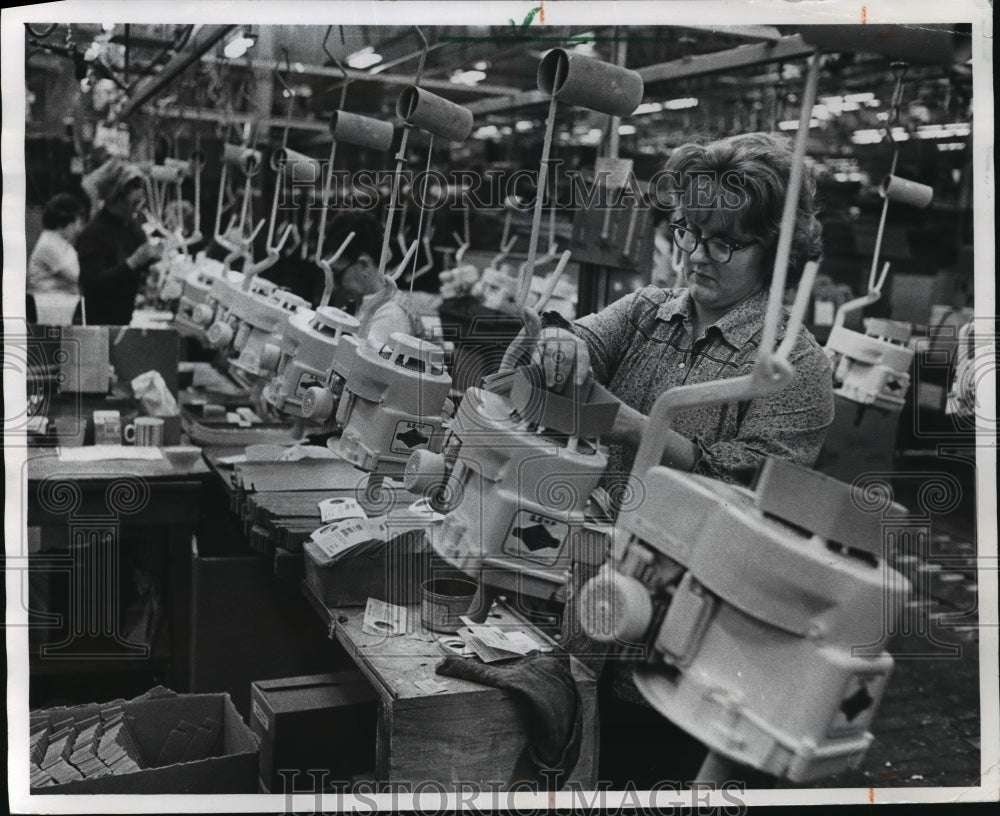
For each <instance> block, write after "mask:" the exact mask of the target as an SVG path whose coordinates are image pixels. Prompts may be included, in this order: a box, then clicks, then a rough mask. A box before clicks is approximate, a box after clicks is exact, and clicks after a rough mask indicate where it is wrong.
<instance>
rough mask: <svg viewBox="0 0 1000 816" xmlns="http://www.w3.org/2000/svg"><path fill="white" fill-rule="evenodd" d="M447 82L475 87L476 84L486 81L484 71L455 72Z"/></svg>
mask: <svg viewBox="0 0 1000 816" xmlns="http://www.w3.org/2000/svg"><path fill="white" fill-rule="evenodd" d="M448 79H449V80H451V81H452V82H454V83H455V84H456V85H475V84H476V83H477V82H482V81H483V80H484V79H486V72H485V71H455V73H453V74H452V75H451V76H450V77H448Z"/></svg>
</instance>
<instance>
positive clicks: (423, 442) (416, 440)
mask: <svg viewBox="0 0 1000 816" xmlns="http://www.w3.org/2000/svg"><path fill="white" fill-rule="evenodd" d="M432 436H434V426H433V425H429V424H426V423H423V422H407V421H406V420H404V421H402V422H397V423H396V432H395V433H394V434H393V435H392V444H391V445H390V446H389V450H390V451H392V452H393V453H411V452H412V451H415V450H419V449H420V448H426V447H427V443H428V442H430V441H431V437H432Z"/></svg>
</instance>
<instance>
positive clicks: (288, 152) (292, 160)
mask: <svg viewBox="0 0 1000 816" xmlns="http://www.w3.org/2000/svg"><path fill="white" fill-rule="evenodd" d="M289 168H292V179H293V180H294V181H297V182H300V183H302V184H311V183H312V184H314V183H315V182H316V180H317V179H319V177H320V163H319V160H318V159H314V158H313V157H312V156H307V155H305V154H304V153H299V152H298V151H296V150H292V149H291V148H290V147H279V148H277V149H276V150H275V151H274V152H273V153H271V169H272V170H274V172H276V173H277V172H278V171H281V170H284V171H285V172H286V173H287V172H288V170H289Z"/></svg>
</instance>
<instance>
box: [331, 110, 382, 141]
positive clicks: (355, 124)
mask: <svg viewBox="0 0 1000 816" xmlns="http://www.w3.org/2000/svg"><path fill="white" fill-rule="evenodd" d="M392 133H393V127H392V124H391V123H389V122H383V121H382V120H381V119H373V118H372V117H370V116H361V115H360V114H357V113H348V112H347V111H342V110H337V111H334V112H333V113H332V114H331V115H330V134H331V135H332V136H333V138H334V139H336V140H337V141H338V142H346V143H347V144H352V145H358V146H359V147H370V148H371V149H372V150H388V149H389V148H390V147H392Z"/></svg>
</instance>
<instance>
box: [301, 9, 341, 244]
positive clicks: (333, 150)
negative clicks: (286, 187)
mask: <svg viewBox="0 0 1000 816" xmlns="http://www.w3.org/2000/svg"><path fill="white" fill-rule="evenodd" d="M332 30H333V26H332V25H331V26H327V27H326V34H324V35H323V52H324V53H325V54H326V55H327V56H328V57H329V58H330V59H331V60H333V64H334V65H336V66H337V69H338V70H339V71H340V73H342V74H343V75H344V83H343V85H342V86H341V90H340V105H339V106H338V108H337V109H338V110H343V109H344V104H345V102H346V101H347V86H348V85H350V84H351V78H350V76H349V75H348V73H347V69H346V68H344V66H343V64H342V63H341V61H340V58H339V57H337V55H336V54H334V53H333V52H332V51H331V50H330V49H329V48H327V45H326V43H327V40H328V39H329V38H330V32H331V31H332ZM340 38H341V40H343V39H344V28H343V26H341V28H340ZM336 156H337V140H336V138H334V139H333V140H332V141H331V142H330V156H329V158H328V159H327V165H326V176H325V178H324V179H323V193H322V195H323V212H322V214H321V215H320V217H319V234H318V235H317V236H316V255H315V257H314V261H315V263H316V264H320V260H321V259H322V257H323V243H324V241H325V240H326V219H327V216H328V211H329V209H330V195H331V193H332V191H333V162H334V159H335V158H336ZM306 216H307V218H309V219H310V220H309V226H312V220H311V218H312V216H311V213H310V212H309V209H308V205H307V208H306ZM304 257H305V256H303V258H304Z"/></svg>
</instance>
